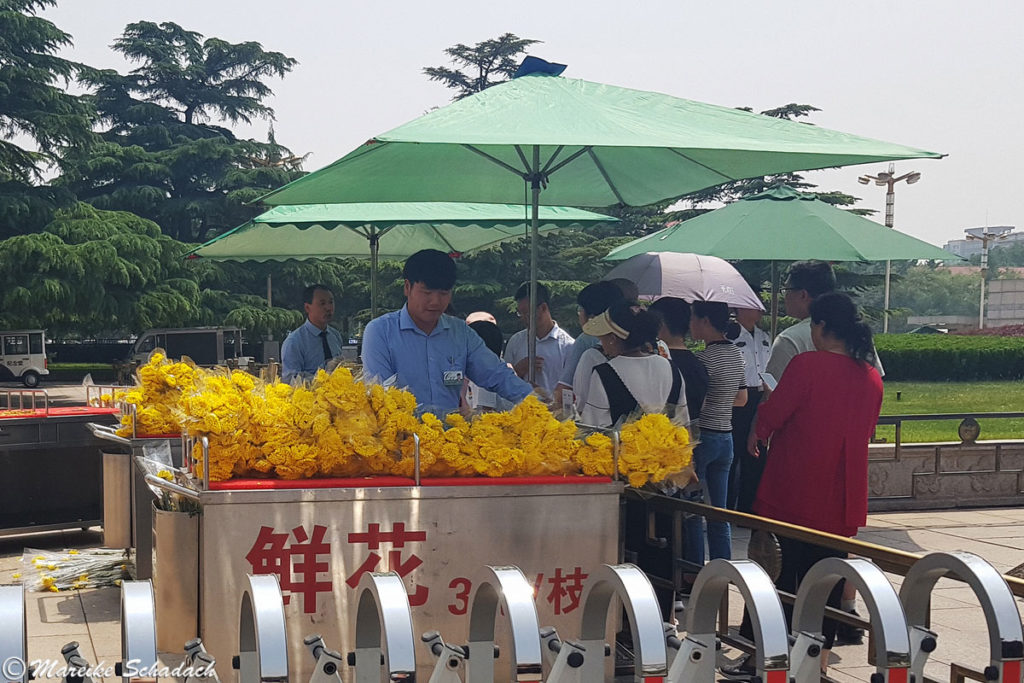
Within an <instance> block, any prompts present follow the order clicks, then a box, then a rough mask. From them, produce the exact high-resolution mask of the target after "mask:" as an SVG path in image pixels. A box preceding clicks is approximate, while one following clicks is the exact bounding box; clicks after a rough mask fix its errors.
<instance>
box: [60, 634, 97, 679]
mask: <svg viewBox="0 0 1024 683" xmlns="http://www.w3.org/2000/svg"><path fill="white" fill-rule="evenodd" d="M60 653H61V654H62V655H64V662H65V663H66V664H67V665H68V668H67V673H66V674H65V676H64V681H65V683H93V680H92V676H87V675H86V672H87V671H88V670H89V662H87V661H86V660H85V657H83V656H82V655H81V653H79V651H78V641H77V640H72V641H71V642H70V643H68V644H67V645H65V646H64V647H62V648H61V649H60Z"/></svg>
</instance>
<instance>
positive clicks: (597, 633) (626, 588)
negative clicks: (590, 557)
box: [549, 564, 668, 683]
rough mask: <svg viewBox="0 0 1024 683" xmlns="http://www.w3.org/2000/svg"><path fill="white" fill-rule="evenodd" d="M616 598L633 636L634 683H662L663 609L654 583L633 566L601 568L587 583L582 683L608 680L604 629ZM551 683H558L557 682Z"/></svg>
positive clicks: (664, 671) (583, 625)
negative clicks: (620, 602)
mask: <svg viewBox="0 0 1024 683" xmlns="http://www.w3.org/2000/svg"><path fill="white" fill-rule="evenodd" d="M615 596H618V598H619V600H621V601H622V606H623V607H624V608H625V610H626V616H627V618H628V619H629V627H630V631H631V632H632V634H633V648H634V650H635V662H636V663H635V667H636V668H635V671H634V674H633V680H634V681H635V682H636V683H641V682H643V683H661V682H662V680H663V679H664V678H665V676H666V675H667V674H668V667H667V665H666V652H665V637H664V630H663V628H662V621H661V609H660V608H659V607H658V599H657V596H655V594H654V589H653V588H652V587H651V582H650V581H649V580H648V579H647V576H646V575H644V573H643V572H642V571H640V569H639V568H637V567H636V566H634V565H631V564H619V565H608V564H606V565H602V566H601V567H599V568H598V569H597V570H596V571H594V572H593V573H592V574H591V575H590V578H589V579H588V580H587V584H586V586H585V589H584V597H583V616H582V619H581V624H580V643H579V644H580V649H581V650H582V651H583V652H582V654H583V665H582V666H581V667H580V668H579V669H578V672H579V673H578V675H579V677H580V678H579V680H582V681H586V682H587V683H596V682H597V681H602V680H604V678H605V675H604V668H605V667H604V652H605V636H606V635H607V634H606V633H605V626H606V624H607V621H608V610H609V609H610V608H611V606H612V604H613V601H612V598H613V597H615ZM549 680H550V681H551V682H552V683H556V682H555V679H554V678H550V679H549Z"/></svg>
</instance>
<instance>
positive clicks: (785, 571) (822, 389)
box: [753, 293, 882, 668]
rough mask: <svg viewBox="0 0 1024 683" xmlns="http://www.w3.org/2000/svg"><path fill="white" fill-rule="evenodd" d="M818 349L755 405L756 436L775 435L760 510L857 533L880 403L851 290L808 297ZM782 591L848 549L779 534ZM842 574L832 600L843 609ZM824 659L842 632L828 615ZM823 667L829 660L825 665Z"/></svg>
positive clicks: (867, 337)
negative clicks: (820, 544)
mask: <svg viewBox="0 0 1024 683" xmlns="http://www.w3.org/2000/svg"><path fill="white" fill-rule="evenodd" d="M811 323H812V324H811V339H812V341H813V342H814V348H815V349H816V351H812V352H809V353H801V354H799V355H797V356H796V357H794V358H793V360H792V361H790V363H789V365H788V366H787V367H786V370H785V372H784V373H783V374H782V377H781V378H779V385H778V387H777V388H776V390H775V391H774V392H772V394H771V398H769V400H767V401H766V402H764V403H762V404H761V407H760V409H759V410H758V413H757V437H758V439H762V440H768V439H770V442H771V445H770V451H769V454H768V460H767V462H766V463H765V470H764V476H763V478H762V479H761V484H760V486H759V488H758V491H757V497H756V499H755V501H754V506H753V509H754V512H755V513H756V514H758V515H762V516H764V517H771V518H774V519H778V520H781V521H783V522H789V523H791V524H799V525H801V526H806V527H810V528H812V529H818V530H820V531H827V532H829V533H833V534H838V535H840V536H854V535H856V533H857V529H858V528H860V527H861V526H864V524H865V523H866V521H867V510H868V443H869V442H870V440H871V434H872V430H873V429H874V427H875V424H876V423H877V422H878V413H879V411H880V410H881V407H882V379H881V377H879V376H878V372H877V371H876V370H875V368H874V367H873V365H872V363H873V360H874V346H873V344H872V341H871V329H870V328H869V327H868V326H867V325H866V324H865V323H864V322H862V321H861V319H860V316H859V315H858V314H857V308H856V306H855V305H854V304H853V302H852V301H851V300H850V297H848V296H846V295H845V294H839V293H830V294H824V295H822V296H820V297H818V298H817V299H815V300H814V301H813V302H812V303H811ZM779 544H780V545H781V546H782V574H781V575H780V576H779V579H778V580H777V581H776V585H777V586H778V588H779V589H781V590H785V591H788V592H791V593H795V592H796V590H797V587H798V586H799V585H800V581H801V579H803V576H804V574H806V573H807V570H808V569H810V567H811V566H812V565H813V564H814V563H815V562H817V561H818V560H820V559H822V558H824V557H846V554H845V553H842V552H839V551H833V550H829V549H827V548H822V547H820V546H816V545H812V544H810V543H802V542H800V541H794V540H789V539H783V538H780V539H779ZM841 594H842V582H840V584H839V585H838V586H836V589H835V590H833V592H832V596H831V597H830V599H829V603H828V604H829V605H832V606H834V607H839V605H840V596H841ZM824 635H825V647H826V649H825V650H824V651H823V652H822V655H823V657H822V662H823V663H827V662H828V658H827V657H828V650H830V649H831V648H832V644H833V641H834V637H835V622H834V621H832V620H826V621H825V628H824ZM823 668H824V666H823Z"/></svg>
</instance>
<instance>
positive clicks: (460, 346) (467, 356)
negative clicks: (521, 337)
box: [363, 249, 532, 415]
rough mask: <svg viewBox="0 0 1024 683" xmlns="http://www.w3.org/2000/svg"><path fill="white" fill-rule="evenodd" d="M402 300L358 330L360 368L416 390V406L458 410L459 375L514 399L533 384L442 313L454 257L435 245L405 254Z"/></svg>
mask: <svg viewBox="0 0 1024 683" xmlns="http://www.w3.org/2000/svg"><path fill="white" fill-rule="evenodd" d="M402 275H403V277H404V278H405V298H406V304H405V306H403V307H402V309H401V310H400V311H395V312H393V313H386V314H384V315H382V316H380V317H379V318H376V319H375V320H371V321H370V322H369V323H368V324H367V325H366V329H365V330H364V332H363V373H364V375H366V376H367V377H370V378H374V379H376V380H378V381H381V382H387V381H389V380H391V378H394V383H395V386H398V387H401V388H406V389H408V390H409V391H411V392H412V393H413V395H414V396H416V401H417V403H418V404H419V408H418V409H419V411H420V412H426V411H429V412H434V413H437V414H441V415H443V414H447V413H450V412H453V411H455V410H458V408H459V395H460V392H461V390H462V380H463V378H468V379H469V380H471V381H473V382H475V383H476V384H477V385H479V386H481V387H483V388H484V389H488V390H490V391H493V392H495V393H496V394H498V395H499V396H501V397H502V398H505V399H507V400H509V401H512V402H514V403H518V402H519V401H521V400H522V399H523V398H525V397H526V396H527V395H528V394H529V393H530V392H531V391H532V388H531V387H530V385H529V384H527V383H526V382H524V381H523V380H521V379H519V378H518V377H517V376H516V373H515V372H513V371H512V369H511V368H510V367H508V365H506V364H505V362H504V361H502V360H501V359H499V358H498V357H497V356H495V355H494V353H493V352H492V351H491V350H490V349H488V348H487V346H486V345H485V344H484V341H483V339H481V338H480V336H479V335H478V334H477V333H476V332H474V331H473V330H472V329H471V328H470V327H469V325H467V324H466V323H465V321H463V320H460V319H458V318H454V317H452V316H450V315H445V314H444V312H445V311H446V310H447V309H448V305H449V304H450V303H451V300H452V288H453V287H454V286H455V262H454V261H453V260H452V259H451V257H450V256H448V255H447V254H445V253H444V252H441V251H437V250H436V249H424V250H422V251H418V252H416V253H415V254H413V255H412V256H410V257H409V258H408V260H407V261H406V262H405V268H404V269H403V271H402Z"/></svg>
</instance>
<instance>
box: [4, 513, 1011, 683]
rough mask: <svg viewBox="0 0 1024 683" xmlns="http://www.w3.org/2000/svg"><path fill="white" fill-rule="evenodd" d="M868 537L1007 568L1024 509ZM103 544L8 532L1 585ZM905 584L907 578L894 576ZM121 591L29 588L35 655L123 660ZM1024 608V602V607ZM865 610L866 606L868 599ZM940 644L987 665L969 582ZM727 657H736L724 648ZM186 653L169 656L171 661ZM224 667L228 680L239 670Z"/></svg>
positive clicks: (896, 516) (950, 611)
mask: <svg viewBox="0 0 1024 683" xmlns="http://www.w3.org/2000/svg"><path fill="white" fill-rule="evenodd" d="M747 535H748V534H747V532H745V531H743V530H737V532H736V534H735V541H736V551H737V552H736V555H737V557H742V556H743V555H744V553H745V549H746V539H747ZM858 538H860V539H861V540H864V541H869V542H872V543H877V544H879V545H886V546H889V547H892V548H898V549H901V550H907V551H911V552H917V553H924V552H928V551H931V550H965V551H969V552H973V553H976V554H978V555H980V556H982V557H984V558H985V559H987V560H988V561H990V562H991V563H992V564H993V565H995V566H996V568H997V569H999V570H1000V571H1002V572H1006V571H1008V570H1010V569H1012V568H1013V567H1016V566H1017V565H1019V564H1021V563H1024V508H998V509H984V510H981V509H979V510H950V511H933V512H916V513H877V514H872V515H870V516H869V519H868V526H867V527H866V528H865V529H864V530H863V531H862V532H861V534H860V535H859V536H858ZM101 544H102V534H101V532H100V530H98V529H90V530H88V531H77V530H76V531H65V532H56V533H48V534H35V535H27V536H19V537H15V538H0V584H4V583H15V582H16V579H15V578H14V574H16V573H20V572H22V571H23V567H22V563H21V557H22V550H23V548H25V547H30V548H38V549H54V550H56V549H64V548H67V549H70V548H87V547H95V546H99V545H101ZM890 578H891V580H892V581H893V584H894V585H895V586H897V588H898V586H899V577H898V576H890ZM119 600H120V592H119V589H117V588H100V589H91V590H80V591H74V592H69V593H28V594H27V603H28V604H27V607H28V633H29V638H30V642H29V658H30V659H34V658H55V659H60V648H61V647H62V646H63V645H65V644H66V643H68V642H69V641H72V640H76V641H78V642H79V644H80V646H81V653H82V655H83V656H84V657H85V658H86V660H87V661H89V663H90V664H96V663H97V662H99V661H105V662H106V664H108V665H112V664H113V663H114V662H116V661H119V659H120V654H121V644H120V624H119V623H118V619H119V609H120V602H119ZM730 605H731V612H732V614H731V623H732V624H734V625H735V624H737V623H738V622H739V610H740V609H741V606H740V600H739V599H738V596H737V597H736V598H735V599H732V600H730ZM1021 607H1024V605H1022V604H1021V601H1020V600H1018V609H1020V608H1021ZM859 611H860V613H861V614H862V615H865V614H866V611H865V609H864V607H863V603H861V605H860V608H859ZM932 618H933V625H934V629H935V630H936V631H937V632H938V634H939V640H938V643H939V644H938V649H937V650H936V651H935V652H934V653H933V654H932V657H931V660H930V663H929V667H928V671H927V673H928V674H929V676H930V677H932V678H935V679H937V680H940V681H944V680H948V679H949V669H948V665H949V663H950V662H953V661H956V662H958V663H961V664H966V665H968V666H971V667H972V668H977V669H982V668H984V666H985V665H986V664H987V660H986V656H987V642H988V636H987V632H986V629H985V623H984V619H983V617H982V613H981V609H980V607H979V606H978V601H977V599H976V598H975V597H974V594H973V593H972V592H971V590H970V589H969V588H967V586H966V585H964V584H961V583H959V582H955V581H951V580H948V579H943V580H941V581H940V582H939V584H938V586H937V587H936V591H935V593H934V594H933V600H932ZM724 656H725V657H730V656H734V654H733V653H729V652H726V653H724ZM177 661H178V657H174V656H169V657H167V662H166V663H168V664H172V665H173V663H176V662H177ZM866 662H867V645H866V644H865V645H859V646H842V647H837V648H836V649H835V650H834V651H833V656H832V666H831V668H830V673H831V674H832V676H833V677H834V678H835V679H836V680H838V681H841V682H843V683H846V682H852V681H868V679H869V677H870V674H871V673H872V672H873V668H872V667H869V666H868V665H867V664H866ZM225 665H226V663H222V664H220V665H219V666H218V669H219V670H220V673H221V675H222V676H223V677H224V679H225V680H230V679H231V678H232V676H231V672H230V670H229V669H227V667H226V666H225Z"/></svg>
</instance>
